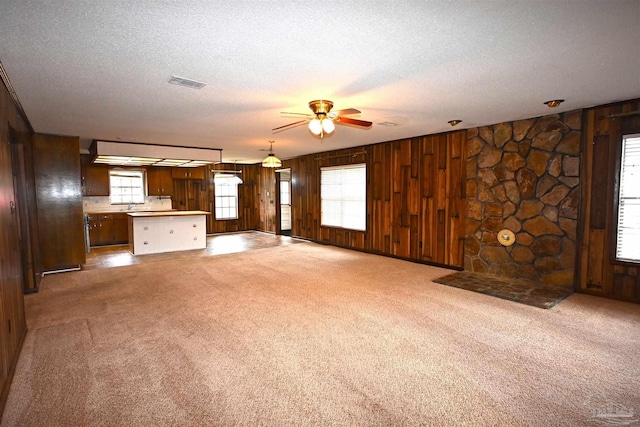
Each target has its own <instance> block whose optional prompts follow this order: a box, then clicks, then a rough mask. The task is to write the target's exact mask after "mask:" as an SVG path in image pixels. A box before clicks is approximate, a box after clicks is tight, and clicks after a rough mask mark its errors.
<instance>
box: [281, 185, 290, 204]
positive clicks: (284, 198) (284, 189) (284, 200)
mask: <svg viewBox="0 0 640 427" xmlns="http://www.w3.org/2000/svg"><path fill="white" fill-rule="evenodd" d="M290 188H291V186H290V185H289V181H280V204H281V205H290V204H291V192H290Z"/></svg>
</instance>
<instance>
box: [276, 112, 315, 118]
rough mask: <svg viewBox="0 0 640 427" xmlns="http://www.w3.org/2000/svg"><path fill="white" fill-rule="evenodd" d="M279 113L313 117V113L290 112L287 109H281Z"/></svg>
mask: <svg viewBox="0 0 640 427" xmlns="http://www.w3.org/2000/svg"><path fill="white" fill-rule="evenodd" d="M280 114H282V115H284V116H305V117H314V115H313V114H307V113H291V112H288V111H281V112H280Z"/></svg>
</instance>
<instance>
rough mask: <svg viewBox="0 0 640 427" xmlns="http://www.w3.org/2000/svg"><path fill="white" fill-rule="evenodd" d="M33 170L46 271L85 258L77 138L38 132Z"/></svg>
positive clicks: (41, 245) (79, 262) (83, 261)
mask: <svg viewBox="0 0 640 427" xmlns="http://www.w3.org/2000/svg"><path fill="white" fill-rule="evenodd" d="M33 142H34V144H33V149H34V156H33V158H34V170H35V185H36V198H37V204H38V207H37V211H38V229H39V233H40V254H41V258H42V268H43V270H44V271H56V270H62V269H67V268H74V267H79V266H80V265H81V264H84V263H85V261H86V254H85V244H84V220H83V212H82V177H81V172H80V142H79V138H78V137H69V136H57V135H44V134H35V135H34V137H33Z"/></svg>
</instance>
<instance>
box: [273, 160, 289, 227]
mask: <svg viewBox="0 0 640 427" xmlns="http://www.w3.org/2000/svg"><path fill="white" fill-rule="evenodd" d="M276 173H277V174H278V179H277V180H276V183H277V185H278V198H277V200H279V203H280V204H279V208H280V209H279V211H280V227H279V228H280V234H282V235H285V236H291V222H292V221H291V169H279V170H277V171H276Z"/></svg>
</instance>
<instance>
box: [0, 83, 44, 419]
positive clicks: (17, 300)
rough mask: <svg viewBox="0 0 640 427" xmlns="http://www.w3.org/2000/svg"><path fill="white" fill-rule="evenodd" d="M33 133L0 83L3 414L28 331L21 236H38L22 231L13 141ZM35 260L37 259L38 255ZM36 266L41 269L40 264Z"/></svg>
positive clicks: (24, 140) (24, 139) (28, 138)
mask: <svg viewBox="0 0 640 427" xmlns="http://www.w3.org/2000/svg"><path fill="white" fill-rule="evenodd" d="M31 135H32V130H31V128H30V127H29V124H28V123H27V122H26V121H25V120H24V119H23V118H22V115H21V114H19V112H18V109H17V108H16V106H15V104H14V103H13V100H12V98H11V96H10V95H9V92H8V91H7V90H6V87H5V86H4V85H3V84H1V83H0V230H2V232H0V417H2V412H3V409H4V405H5V403H6V399H7V395H8V393H9V385H10V384H11V379H12V377H13V372H14V370H15V365H16V363H17V361H18V355H19V354H20V349H21V347H22V342H23V340H24V337H25V335H26V333H27V325H26V320H25V310H24V297H23V280H24V273H23V262H22V258H21V255H22V248H23V245H25V243H26V242H24V243H23V242H22V241H21V240H22V239H23V238H24V239H30V238H37V235H35V236H23V235H22V234H21V224H20V219H19V210H20V209H23V210H26V209H28V206H24V205H20V199H19V197H18V195H17V194H16V189H17V186H15V185H16V184H17V180H14V170H15V168H14V166H13V159H12V152H11V145H10V142H12V143H15V142H21V143H25V144H27V145H29V144H30V143H31ZM16 177H17V175H16ZM23 200H24V199H23ZM26 217H28V215H26ZM36 233H37V232H36ZM33 261H34V262H36V263H37V262H38V259H34V260H33ZM32 268H33V269H34V270H35V271H40V266H39V265H38V264H34V265H32Z"/></svg>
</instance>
